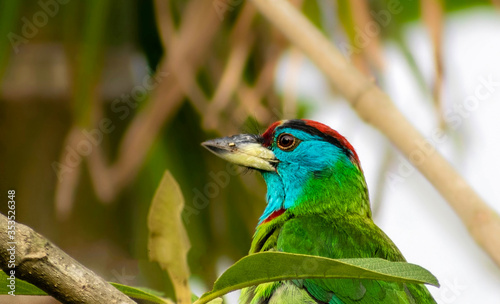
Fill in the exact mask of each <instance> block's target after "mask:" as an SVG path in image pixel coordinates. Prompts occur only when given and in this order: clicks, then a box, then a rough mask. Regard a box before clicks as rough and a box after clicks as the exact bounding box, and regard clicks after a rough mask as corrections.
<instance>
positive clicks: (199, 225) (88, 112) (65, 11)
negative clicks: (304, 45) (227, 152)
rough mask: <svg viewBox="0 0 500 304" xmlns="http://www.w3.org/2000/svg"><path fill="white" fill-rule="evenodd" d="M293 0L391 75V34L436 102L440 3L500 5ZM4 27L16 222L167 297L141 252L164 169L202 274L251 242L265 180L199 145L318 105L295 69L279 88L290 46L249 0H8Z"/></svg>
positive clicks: (203, 277) (3, 106)
mask: <svg viewBox="0 0 500 304" xmlns="http://www.w3.org/2000/svg"><path fill="white" fill-rule="evenodd" d="M292 2H294V4H295V5H296V6H297V7H300V8H301V10H302V11H303V12H304V14H306V15H307V16H308V18H309V19H310V20H311V21H312V22H313V23H314V24H315V25H316V26H318V27H319V28H321V30H322V31H323V33H324V34H325V35H327V36H329V37H331V39H332V40H333V41H334V42H335V43H336V44H337V45H340V48H341V49H342V45H344V46H345V45H348V46H349V47H348V48H343V51H344V52H345V53H346V55H347V56H350V59H351V61H352V62H353V63H354V64H355V65H356V66H357V67H358V68H359V69H361V70H362V71H363V72H364V73H366V74H368V75H371V76H372V77H373V78H374V79H375V81H377V82H379V84H380V85H381V86H382V87H383V83H381V80H380V78H379V76H380V75H381V74H383V72H384V66H385V65H386V64H388V63H387V62H385V60H384V58H383V55H382V52H381V51H380V44H381V43H382V42H383V41H384V40H392V41H393V42H395V43H396V44H397V45H398V47H399V48H400V49H401V50H402V51H403V53H404V54H405V56H406V60H407V61H408V62H409V63H410V65H411V66H412V68H413V73H414V77H415V78H417V79H420V82H419V83H420V84H421V86H422V90H423V91H425V92H427V93H428V94H429V95H432V96H434V98H432V100H434V101H435V105H436V109H437V111H436V112H437V113H439V112H440V111H439V109H440V101H439V100H440V89H441V79H442V67H441V58H440V56H441V51H440V48H441V45H440V44H441V31H442V28H441V27H442V17H443V14H446V13H447V12H450V11H456V10H467V9H471V8H475V7H477V6H487V7H493V6H494V5H495V4H497V5H498V2H496V1H472V0H461V1H432V0H427V1H409V0H406V1H405V0H401V1H396V0H386V1H384V0H374V1H365V0H356V1H329V0H321V1H292ZM393 5H399V6H401V7H404V10H402V11H401V12H400V13H397V14H392V15H391V18H392V19H391V21H390V22H388V23H387V26H382V25H380V24H379V29H380V32H379V33H378V34H377V35H375V36H374V37H369V38H370V39H368V42H366V43H365V41H363V38H360V37H359V36H357V35H359V33H360V32H359V31H357V30H356V28H357V29H360V28H363V27H364V25H366V24H367V23H368V22H373V21H377V20H375V19H376V14H374V13H373V12H375V13H376V12H381V11H382V10H389V9H390V8H389V7H390V6H393ZM44 12H45V13H44ZM44 16H45V17H44ZM414 21H418V22H423V23H425V25H426V26H427V27H428V31H429V36H430V39H432V41H433V47H434V55H435V60H434V65H435V71H436V72H435V76H434V83H433V84H431V85H428V84H427V83H426V82H425V81H423V80H422V76H421V72H420V69H419V67H418V66H417V65H416V63H415V60H414V58H413V57H412V55H411V53H410V52H409V51H408V48H409V47H408V45H406V42H405V39H403V38H402V35H403V34H402V29H403V28H404V27H405V26H406V25H407V24H408V23H411V22H414ZM377 22H380V21H377ZM13 33H14V35H13ZM0 37H2V38H1V39H0V78H1V87H0V89H1V94H0V132H1V137H0V140H1V142H0V144H1V146H0V147H1V149H0V160H1V161H0V162H1V167H0V171H1V172H2V178H1V180H0V183H1V185H2V187H1V189H11V188H13V189H15V190H16V193H17V196H16V197H17V210H16V211H17V219H18V221H20V222H22V223H25V224H27V225H29V226H31V227H33V228H34V229H35V230H36V231H38V232H40V233H42V234H43V235H45V236H46V237H48V238H49V239H51V240H52V241H53V242H54V243H55V244H57V245H58V246H60V247H61V248H62V249H64V250H65V251H66V252H68V253H69V254H70V255H72V256H73V257H75V258H76V259H77V260H79V261H81V262H82V263H83V264H84V265H86V266H88V267H89V268H91V269H93V270H95V271H96V272H97V273H99V274H100V275H102V276H103V277H105V278H106V279H108V280H111V281H118V282H120V283H125V284H130V285H144V286H149V287H151V288H155V289H158V290H165V291H166V292H167V294H168V295H170V296H173V295H172V290H171V287H170V288H169V287H165V286H168V285H169V283H168V278H167V277H166V275H165V274H164V273H163V272H162V271H160V269H159V267H158V266H157V265H156V264H153V263H149V262H148V261H147V252H146V250H147V244H146V241H147V230H146V229H147V225H146V215H147V211H148V208H149V204H150V201H151V199H152V197H153V193H154V190H155V188H156V187H157V185H158V182H159V181H160V178H161V176H162V174H163V172H164V170H166V169H168V170H170V171H171V172H172V174H173V175H174V176H175V178H176V179H177V181H178V182H179V184H180V185H181V188H182V191H183V193H184V196H185V198H186V204H187V207H186V208H187V209H186V212H185V217H184V219H185V224H186V227H187V230H188V233H189V237H190V240H191V244H192V250H191V251H190V253H189V264H190V267H191V271H192V273H193V275H194V276H195V277H196V278H197V280H198V282H202V283H203V284H206V285H205V286H211V284H212V282H213V281H214V280H215V278H216V277H217V274H218V267H220V266H218V265H219V264H220V263H224V261H226V263H229V262H231V261H235V260H237V259H239V258H241V257H242V256H244V255H245V254H246V253H247V251H248V248H249V244H250V241H251V236H252V234H253V230H254V227H255V225H256V222H257V219H258V217H259V216H260V214H261V212H262V210H263V208H264V205H265V201H264V197H265V195H264V194H265V185H264V183H263V181H262V180H261V179H260V177H259V176H258V175H256V174H246V172H245V170H243V169H237V171H238V174H237V175H234V174H233V175H231V172H232V170H234V168H230V167H227V165H226V163H224V162H223V161H222V160H219V159H218V158H216V157H213V156H212V155H211V154H209V153H208V152H207V151H204V150H203V149H202V148H201V146H200V143H201V142H202V141H204V140H206V139H208V138H213V137H217V136H226V135H230V134H234V133H238V132H242V131H243V132H262V131H263V130H265V127H266V126H267V125H269V124H270V123H271V122H273V121H275V120H278V119H282V118H292V117H298V118H300V117H306V116H307V115H308V113H309V111H310V110H311V107H312V106H311V104H310V102H309V101H308V100H306V99H303V98H298V97H297V95H296V94H295V92H294V89H293V87H294V75H293V71H292V72H291V73H289V75H287V78H289V79H287V81H286V83H287V84H288V85H286V89H287V90H286V91H285V92H279V91H278V90H276V89H275V86H274V84H273V83H274V78H275V68H276V65H277V64H278V62H279V60H280V58H281V57H282V56H283V54H284V53H285V52H289V53H290V54H292V55H291V56H294V55H293V54H295V55H296V54H297V50H296V49H294V48H293V47H291V46H290V45H289V43H288V41H287V39H285V38H284V37H283V36H282V35H281V34H280V33H279V32H278V31H277V30H276V29H274V28H273V27H272V26H271V25H270V24H269V23H268V22H267V21H266V20H264V18H263V17H262V16H261V15H259V14H258V12H257V11H256V9H255V8H254V7H253V6H252V4H251V2H249V1H228V0H213V1H212V0H211V1H180V0H172V1H161V0H158V1H156V2H154V1H150V0H141V1H139V0H129V1H118V0H88V1H80V0H73V1H70V0H64V1H63V0H52V1H51V0H42V1H28V0H18V1H11V0H2V1H0ZM353 50H354V51H353ZM296 58H297V61H300V55H298V56H296ZM332 93H333V94H335V92H334V91H333V92H332ZM103 124H104V127H103ZM106 130H107V131H106ZM108 131H109V132H108ZM85 134H87V135H85ZM83 142H86V143H83ZM89 147H90V151H89ZM75 151H76V153H75ZM228 184H230V186H228V187H226V186H227V185H228ZM2 191H4V190H2ZM3 193H5V192H3ZM6 207H7V205H6V204H1V205H0V211H1V212H2V213H5V212H6ZM221 258H223V259H222V262H221ZM227 261H229V262H227Z"/></svg>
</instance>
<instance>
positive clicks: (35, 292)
mask: <svg viewBox="0 0 500 304" xmlns="http://www.w3.org/2000/svg"><path fill="white" fill-rule="evenodd" d="M0 282H2V284H0V294H3V295H6V294H9V291H11V289H10V288H9V286H8V285H10V280H9V276H8V275H7V274H6V273H5V272H3V271H0ZM4 282H7V283H6V284H4ZM14 294H15V295H20V296H21V295H28V296H43V295H47V293H46V292H45V291H43V290H41V289H40V288H38V287H36V286H35V285H33V284H31V283H28V282H26V281H23V280H21V279H17V278H16V284H15V293H14Z"/></svg>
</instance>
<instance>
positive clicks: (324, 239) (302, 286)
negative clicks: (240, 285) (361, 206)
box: [241, 211, 436, 304]
mask: <svg viewBox="0 0 500 304" xmlns="http://www.w3.org/2000/svg"><path fill="white" fill-rule="evenodd" d="M268 250H278V251H284V252H291V253H302V254H310V255H318V256H324V257H329V258H335V259H340V258H367V257H379V258H384V259H387V260H389V261H405V259H404V257H403V255H402V254H401V253H400V252H399V250H398V249H397V248H396V246H395V245H394V244H393V243H392V241H391V240H390V239H389V238H388V237H387V236H386V235H385V234H384V232H382V230H380V229H379V228H378V227H377V226H376V225H375V224H374V223H373V221H372V220H371V219H368V218H362V217H360V216H348V217H337V218H335V217H329V216H328V215H326V214H325V215H322V216H316V215H315V216H296V215H294V214H293V212H291V211H287V212H285V214H283V215H282V216H280V217H278V218H276V219H274V220H273V221H270V222H268V223H265V224H262V225H260V226H259V227H258V229H257V231H256V233H255V236H254V240H253V243H252V249H251V252H250V253H255V252H259V251H268ZM285 291H286V292H285ZM291 295H293V296H291ZM311 296H312V297H311ZM313 298H314V299H313ZM241 303H251V304H261V303H291V304H294V303H297V304H299V303H329V304H330V303H339V304H340V303H345V304H348V303H359V304H367V303H436V302H435V301H434V300H433V299H432V297H431V295H430V293H429V291H428V290H427V288H425V287H424V286H422V285H417V284H403V283H394V282H385V281H374V280H353V279H311V280H300V281H294V282H291V281H287V282H279V283H271V284H261V285H259V286H257V287H251V288H247V289H245V290H243V291H242V296H241Z"/></svg>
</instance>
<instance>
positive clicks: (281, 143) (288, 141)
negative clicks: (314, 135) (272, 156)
mask: <svg viewBox="0 0 500 304" xmlns="http://www.w3.org/2000/svg"><path fill="white" fill-rule="evenodd" d="M277 144H278V148H280V149H281V150H283V151H290V150H293V149H294V148H295V147H297V145H298V144H299V140H298V139H296V138H295V137H294V136H293V135H291V134H288V133H283V134H280V136H278V140H277Z"/></svg>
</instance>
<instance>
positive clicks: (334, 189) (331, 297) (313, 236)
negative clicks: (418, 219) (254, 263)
mask: <svg viewBox="0 0 500 304" xmlns="http://www.w3.org/2000/svg"><path fill="white" fill-rule="evenodd" d="M203 146H205V147H206V148H207V149H209V150H210V151H211V152H213V153H214V154H216V155H217V156H219V157H221V158H223V159H225V160H227V161H229V162H232V163H235V164H238V165H241V166H244V167H248V168H252V169H255V170H257V171H259V172H260V173H261V174H262V176H263V177H264V180H265V182H266V185H267V207H266V209H265V210H264V213H263V214H262V216H261V217H260V220H259V223H258V226H257V228H256V231H255V234H254V237H253V241H252V246H251V249H250V253H256V252H261V251H283V252H290V253H301V254H309V255H317V256H323V257H329V258H334V259H342V258H369V257H377V258H383V259H387V260H389V261H405V258H404V257H403V255H402V254H401V252H400V251H399V250H398V248H397V247H396V245H394V243H393V242H392V241H391V240H390V239H389V237H388V236H387V235H386V234H385V233H384V232H383V231H382V230H381V229H380V228H379V227H378V226H377V225H375V224H374V223H373V220H372V214H371V209H370V201H369V197H368V189H367V186H366V182H365V178H364V175H363V170H362V169H361V166H360V162H359V159H358V155H357V154H356V152H355V151H354V148H353V147H352V146H351V144H350V143H349V142H348V141H347V140H346V139H345V138H344V137H343V136H342V135H340V134H339V133H338V132H337V131H335V130H333V129H331V128H330V127H328V126H326V125H324V124H322V123H319V122H316V121H312V120H305V119H302V120H283V121H278V122H275V123H274V124H272V125H271V126H270V127H269V128H268V129H267V130H266V131H265V132H264V134H262V135H248V134H242V135H235V136H232V137H224V138H218V139H213V140H209V141H206V142H204V143H203ZM240 303H244V304H264V303H269V304H276V303H289V304H299V303H323V304H341V303H344V304H347V303H358V304H365V303H436V302H435V301H434V299H433V298H432V296H431V295H430V293H429V291H428V290H427V288H426V287H425V286H423V285H420V284H403V283H397V282H387V281H376V280H367V279H306V280H292V281H281V282H272V283H264V284H260V285H257V286H253V287H250V288H246V289H244V290H243V291H242V294H241V297H240Z"/></svg>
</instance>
